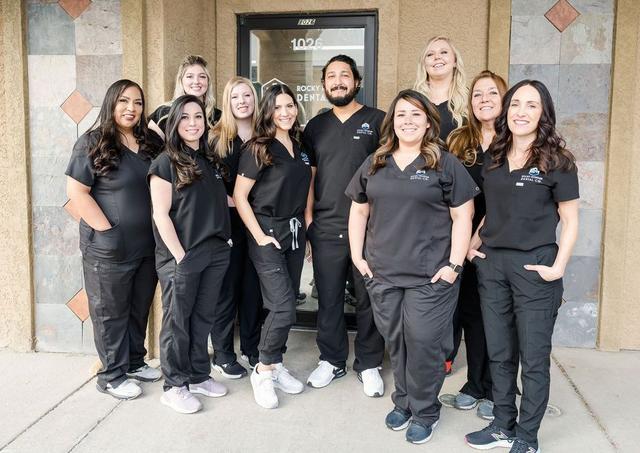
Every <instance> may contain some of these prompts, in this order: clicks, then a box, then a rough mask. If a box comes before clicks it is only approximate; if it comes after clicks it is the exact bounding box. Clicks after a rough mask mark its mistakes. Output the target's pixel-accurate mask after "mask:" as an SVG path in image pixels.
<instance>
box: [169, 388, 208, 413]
mask: <svg viewBox="0 0 640 453" xmlns="http://www.w3.org/2000/svg"><path fill="white" fill-rule="evenodd" d="M160 402H161V403H162V404H164V405H165V406H169V407H170V408H171V409H173V410H174V411H176V412H180V413H181V414H193V413H195V412H198V411H199V410H200V409H202V403H201V402H200V401H199V400H198V398H196V397H195V396H193V395H192V394H191V392H189V390H187V387H186V386H184V387H171V388H170V389H169V390H167V391H166V392H163V393H162V396H161V397H160Z"/></svg>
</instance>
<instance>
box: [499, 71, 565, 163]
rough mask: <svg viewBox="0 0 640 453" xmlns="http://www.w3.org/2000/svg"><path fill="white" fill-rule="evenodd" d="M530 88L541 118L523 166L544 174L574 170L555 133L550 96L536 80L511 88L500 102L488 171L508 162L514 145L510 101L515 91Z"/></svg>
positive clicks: (554, 112) (560, 140) (562, 144)
mask: <svg viewBox="0 0 640 453" xmlns="http://www.w3.org/2000/svg"><path fill="white" fill-rule="evenodd" d="M527 85H529V86H532V87H533V88H534V89H535V90H536V91H537V92H538V94H540V101H541V107H542V114H541V115H540V120H539V121H538V129H537V131H536V138H535V139H534V141H533V143H531V147H530V148H529V151H530V153H529V158H528V159H527V162H526V163H525V165H524V166H525V168H527V167H538V169H539V170H540V171H541V172H543V173H546V172H549V171H552V170H561V171H570V170H573V169H574V168H575V162H576V159H575V157H574V156H573V154H571V152H570V151H569V150H567V149H566V143H565V141H564V139H563V138H562V137H561V136H560V134H558V131H557V130H556V111H555V108H554V106H553V100H552V99H551V95H550V94H549V90H548V89H547V87H546V86H545V85H544V84H543V83H542V82H540V81H538V80H529V79H525V80H522V81H520V82H518V83H516V84H515V85H514V86H512V87H511V88H510V89H509V90H508V91H507V93H506V94H505V95H504V98H503V99H502V112H501V113H500V116H498V118H496V124H495V127H496V137H495V139H494V140H493V143H492V144H491V146H490V147H489V153H490V155H491V160H492V162H491V164H490V166H489V170H493V169H494V168H497V167H500V166H501V165H503V164H504V163H505V162H506V161H507V154H508V153H509V151H510V150H511V146H512V145H513V138H512V134H511V131H510V130H509V126H508V124H507V117H508V113H509V106H510V105H511V99H512V98H513V95H514V94H515V92H516V91H518V90H519V89H520V88H521V87H523V86H527Z"/></svg>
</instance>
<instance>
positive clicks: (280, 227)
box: [248, 216, 306, 365]
mask: <svg viewBox="0 0 640 453" xmlns="http://www.w3.org/2000/svg"><path fill="white" fill-rule="evenodd" d="M256 218H257V219H258V223H259V224H260V226H261V227H262V230H263V231H264V232H265V234H267V235H269V236H273V237H275V238H276V239H277V241H278V242H279V243H280V247H281V249H278V248H276V246H275V245H273V244H271V243H270V244H267V245H265V246H260V245H258V243H257V242H256V241H255V239H253V237H251V235H248V236H250V237H249V238H248V247H249V257H250V258H251V261H252V262H253V265H254V266H255V268H256V271H257V272H258V277H259V278H260V289H261V292H262V302H263V304H264V308H266V309H267V310H269V314H268V315H267V317H266V319H265V320H264V324H263V325H262V334H261V335H260V344H259V345H258V350H259V355H260V363H262V364H263V365H272V364H276V363H281V362H282V354H283V352H284V350H285V349H286V343H287V338H288V337H289V330H290V329H291V326H292V325H293V324H294V323H295V321H296V292H295V284H296V282H298V285H299V282H300V275H301V274H302V266H303V264H304V254H305V241H306V238H305V236H306V235H305V230H304V226H302V225H303V223H302V218H298V219H297V220H298V222H299V227H298V228H297V233H296V235H297V241H295V242H296V246H294V243H293V238H294V237H293V233H292V232H291V231H290V225H291V224H290V219H276V218H272V217H264V216H256Z"/></svg>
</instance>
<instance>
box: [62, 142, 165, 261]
mask: <svg viewBox="0 0 640 453" xmlns="http://www.w3.org/2000/svg"><path fill="white" fill-rule="evenodd" d="M100 137H101V132H100V131H99V130H93V131H90V132H87V133H85V134H83V135H82V136H81V137H80V138H79V139H78V141H77V142H76V144H75V146H74V147H73V152H72V154H71V159H70V160H69V165H68V166H67V170H66V172H65V174H66V175H67V176H70V177H71V178H73V179H75V180H76V181H78V182H80V183H82V184H84V185H85V186H89V187H91V191H90V194H91V196H92V197H93V199H94V200H95V201H96V203H97V204H98V206H99V207H100V209H101V210H102V212H103V213H104V215H105V216H106V217H107V220H108V221H109V223H110V224H111V228H110V229H108V230H106V231H97V230H94V229H93V228H91V227H90V226H89V225H88V224H87V223H86V222H85V221H84V219H80V249H81V250H82V253H83V254H85V255H88V256H92V257H94V258H100V259H104V260H109V261H113V262H129V261H133V260H136V259H139V258H143V257H146V256H153V253H154V247H155V242H154V240H153V232H152V227H151V197H150V195H149V188H148V187H147V182H146V181H147V172H148V170H149V166H150V165H151V160H152V157H151V155H149V154H147V153H146V152H145V151H144V150H143V148H147V147H148V148H149V149H154V150H159V149H160V147H161V146H162V139H161V138H160V137H158V136H157V135H156V134H155V133H154V132H153V131H149V135H148V142H147V144H146V146H145V147H142V146H141V147H140V150H139V151H138V152H137V153H136V152H133V151H131V150H130V149H128V148H126V147H125V146H123V145H121V146H120V150H119V159H118V164H117V168H115V169H113V170H111V171H109V172H108V173H107V174H106V175H98V174H97V172H96V169H95V167H94V164H93V160H92V159H91V158H90V157H89V151H90V150H91V149H93V148H94V147H95V146H96V145H97V144H98V142H99V140H100Z"/></svg>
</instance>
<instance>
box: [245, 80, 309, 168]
mask: <svg viewBox="0 0 640 453" xmlns="http://www.w3.org/2000/svg"><path fill="white" fill-rule="evenodd" d="M280 94H286V95H288V96H290V97H291V99H292V100H293V104H294V105H295V106H296V107H298V101H296V97H295V96H294V94H293V92H292V91H291V89H290V88H289V87H288V86H287V85H285V84H283V83H277V84H275V85H271V86H270V87H269V88H267V90H266V91H265V92H264V95H263V97H262V101H261V102H260V111H259V112H258V119H257V120H256V132H255V137H253V138H252V139H251V140H249V141H248V142H247V145H246V146H247V149H249V150H251V152H252V153H253V156H254V157H255V159H256V163H257V164H258V166H259V167H263V166H269V165H271V164H272V161H273V159H272V156H271V153H270V152H269V145H270V144H271V143H272V142H273V140H275V138H276V131H277V127H276V123H275V122H274V121H273V115H274V114H275V111H276V99H277V97H278V95H280ZM299 135H300V123H299V122H298V119H297V118H296V120H295V122H294V123H293V126H292V127H291V129H289V136H290V137H291V139H292V140H294V141H295V142H297V143H300V141H299V139H298V137H299Z"/></svg>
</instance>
